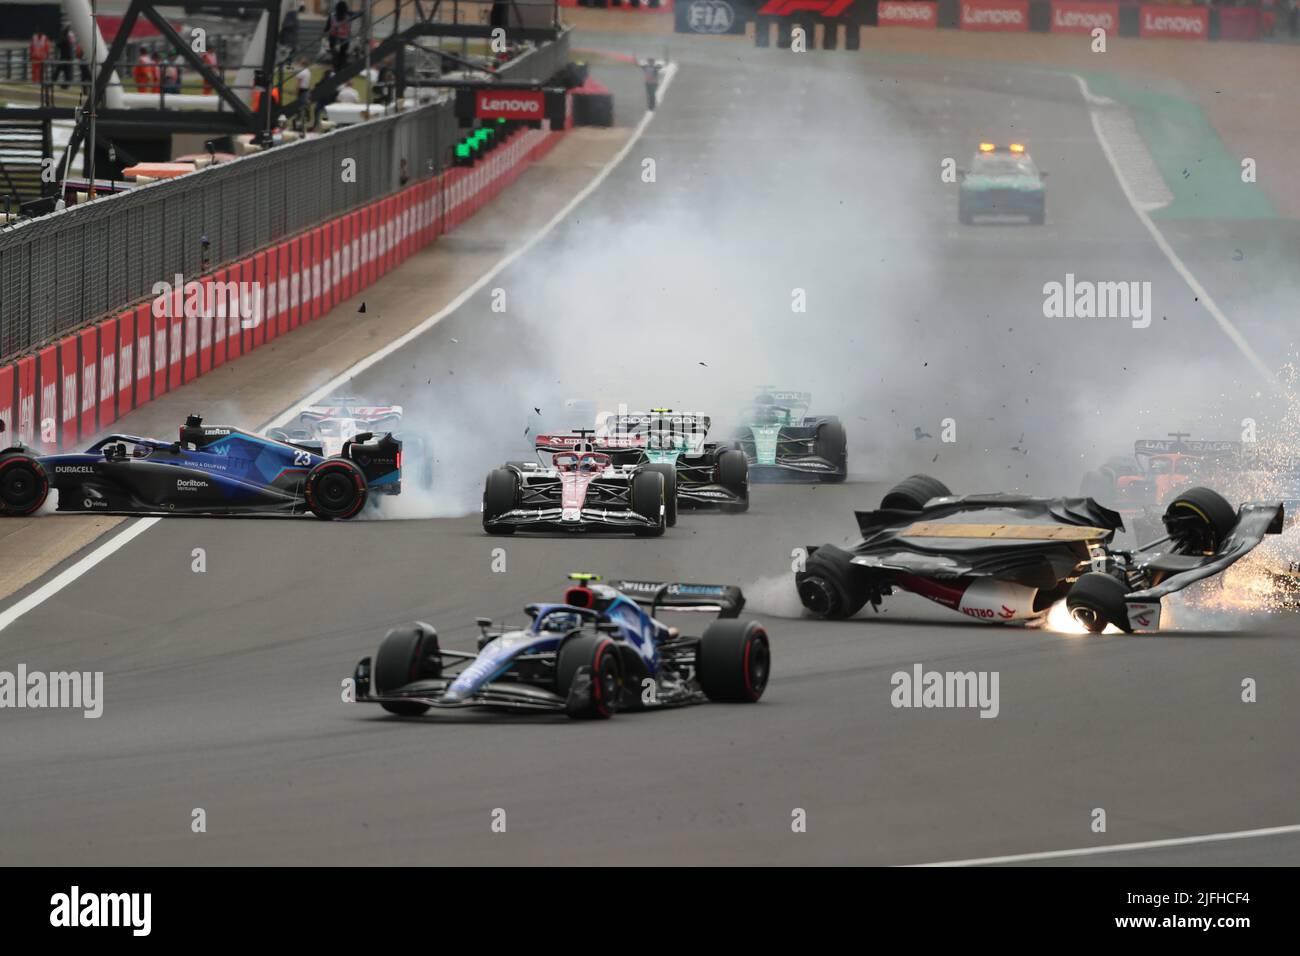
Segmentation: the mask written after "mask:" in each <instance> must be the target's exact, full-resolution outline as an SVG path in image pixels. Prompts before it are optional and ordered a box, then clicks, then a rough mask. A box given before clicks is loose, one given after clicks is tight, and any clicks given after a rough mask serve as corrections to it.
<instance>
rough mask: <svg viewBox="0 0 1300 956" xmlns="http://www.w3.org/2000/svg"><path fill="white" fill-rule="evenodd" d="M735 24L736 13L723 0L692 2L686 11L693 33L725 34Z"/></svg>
mask: <svg viewBox="0 0 1300 956" xmlns="http://www.w3.org/2000/svg"><path fill="white" fill-rule="evenodd" d="M735 22H736V13H735V11H734V10H732V9H731V4H729V3H727V2H725V0H694V2H693V3H692V4H691V5H690V8H689V10H688V11H687V24H688V25H689V26H690V28H691V31H692V32H694V33H726V32H727V31H728V30H730V29H731V25H732V24H733V23H735Z"/></svg>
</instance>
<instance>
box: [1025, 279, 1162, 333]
mask: <svg viewBox="0 0 1300 956" xmlns="http://www.w3.org/2000/svg"><path fill="white" fill-rule="evenodd" d="M1043 316H1044V317H1045V318H1049V319H1130V320H1132V323H1133V328H1135V329H1145V328H1147V327H1148V326H1150V325H1151V283H1150V282H1138V281H1136V280H1134V281H1131V282H1090V281H1088V280H1087V279H1077V280H1076V279H1075V278H1074V273H1073V272H1067V273H1066V274H1065V281H1064V282H1048V283H1046V284H1045V285H1044V286H1043Z"/></svg>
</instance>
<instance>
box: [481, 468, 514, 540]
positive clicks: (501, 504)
mask: <svg viewBox="0 0 1300 956" xmlns="http://www.w3.org/2000/svg"><path fill="white" fill-rule="evenodd" d="M518 499H519V476H518V475H517V474H515V472H514V471H512V470H511V469H509V468H494V469H492V470H491V471H489V472H488V476H487V482H486V484H484V486H483V530H484V531H486V532H487V533H488V534H514V533H515V526H514V525H512V524H500V523H495V522H494V520H493V519H496V518H499V517H500V516H501V515H503V514H505V513H506V512H508V511H511V510H512V509H513V508H514V507H515V502H516V501H518Z"/></svg>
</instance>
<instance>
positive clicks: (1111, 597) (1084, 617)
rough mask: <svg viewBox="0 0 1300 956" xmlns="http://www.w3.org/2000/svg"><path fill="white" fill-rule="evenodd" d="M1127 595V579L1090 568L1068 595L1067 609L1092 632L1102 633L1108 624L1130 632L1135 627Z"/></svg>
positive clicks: (1066, 599)
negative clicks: (1129, 612) (1130, 617)
mask: <svg viewBox="0 0 1300 956" xmlns="http://www.w3.org/2000/svg"><path fill="white" fill-rule="evenodd" d="M1127 594H1128V588H1127V587H1126V586H1125V584H1124V582H1123V581H1121V580H1119V579H1118V578H1115V577H1111V576H1110V575H1109V574H1102V573H1101V572H1100V571H1089V572H1088V573H1087V574H1084V575H1081V576H1080V577H1079V580H1077V581H1075V582H1074V584H1073V586H1072V587H1071V588H1070V590H1069V592H1068V593H1067V594H1066V595H1065V609H1066V610H1067V611H1069V612H1070V617H1072V618H1074V620H1075V621H1077V622H1078V623H1079V624H1082V625H1083V626H1084V627H1085V628H1086V629H1087V630H1088V633H1089V634H1100V633H1101V632H1102V631H1104V630H1106V625H1108V624H1114V625H1115V626H1116V627H1118V628H1119V629H1120V630H1122V631H1126V632H1127V631H1130V630H1131V628H1130V627H1129V624H1128V605H1127V604H1125V602H1124V597H1125V595H1127Z"/></svg>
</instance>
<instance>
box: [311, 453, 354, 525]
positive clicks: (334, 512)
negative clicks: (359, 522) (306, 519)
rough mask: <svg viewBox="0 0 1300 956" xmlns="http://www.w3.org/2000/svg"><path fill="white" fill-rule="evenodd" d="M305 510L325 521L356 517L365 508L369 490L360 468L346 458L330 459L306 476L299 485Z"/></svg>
mask: <svg viewBox="0 0 1300 956" xmlns="http://www.w3.org/2000/svg"><path fill="white" fill-rule="evenodd" d="M303 494H304V495H305V496H306V498H307V507H308V508H310V509H311V512H312V514H314V515H315V516H316V517H317V518H322V519H324V520H325V521H343V520H346V519H348V518H354V517H356V515H357V513H358V512H360V511H361V509H362V508H364V507H365V505H366V499H367V498H368V497H369V489H368V488H367V487H366V475H365V472H363V471H362V470H361V468H360V467H359V466H358V465H357V464H356V463H355V462H352V461H348V459H346V458H330V459H327V460H325V461H322V462H321V463H320V464H319V465H317V466H316V467H315V468H313V469H312V470H311V471H309V472H308V473H307V481H306V483H305V484H304V485H303Z"/></svg>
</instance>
